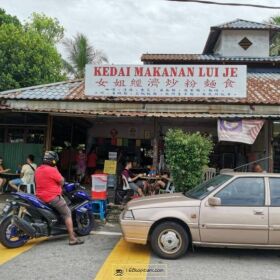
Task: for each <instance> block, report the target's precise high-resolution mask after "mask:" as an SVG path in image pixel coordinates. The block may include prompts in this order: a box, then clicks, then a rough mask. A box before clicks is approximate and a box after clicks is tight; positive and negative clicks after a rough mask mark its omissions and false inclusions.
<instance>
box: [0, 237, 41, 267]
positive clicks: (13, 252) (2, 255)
mask: <svg viewBox="0 0 280 280" xmlns="http://www.w3.org/2000/svg"><path fill="white" fill-rule="evenodd" d="M45 239H46V238H38V239H33V240H31V241H29V242H28V243H26V244H25V245H24V246H22V247H19V248H15V249H7V248H5V247H4V246H2V245H1V244H0V265H2V264H4V263H6V262H8V261H10V260H11V259H13V258H15V257H16V256H18V255H20V254H22V253H24V252H26V251H28V250H29V249H31V248H32V247H33V246H35V245H36V244H38V243H40V242H42V241H43V240H45Z"/></svg>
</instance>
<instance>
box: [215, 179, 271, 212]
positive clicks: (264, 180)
mask: <svg viewBox="0 0 280 280" xmlns="http://www.w3.org/2000/svg"><path fill="white" fill-rule="evenodd" d="M243 178H254V179H256V178H261V179H262V180H263V186H264V188H263V190H264V200H263V204H262V205H223V204H221V205H219V206H218V207H267V206H268V205H267V181H266V177H265V176H240V177H235V178H234V179H233V180H231V181H230V182H228V184H226V185H225V186H223V187H222V188H221V189H219V190H218V191H217V192H216V193H215V194H214V195H213V197H217V195H218V194H219V193H220V192H221V191H223V190H224V189H225V188H226V187H228V186H229V185H230V184H232V183H233V182H234V181H236V180H238V179H243ZM269 194H270V192H269ZM218 198H219V197H218Z"/></svg>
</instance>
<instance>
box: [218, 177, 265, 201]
mask: <svg viewBox="0 0 280 280" xmlns="http://www.w3.org/2000/svg"><path fill="white" fill-rule="evenodd" d="M216 197H219V198H220V199H221V205H225V206H263V205H264V198H265V187H264V179H263V178H260V177H256V178H254V177H243V178H237V179H235V180H234V181H233V182H231V183H229V184H228V185H227V186H226V187H224V188H223V189H222V190H221V191H220V192H218V194H216Z"/></svg>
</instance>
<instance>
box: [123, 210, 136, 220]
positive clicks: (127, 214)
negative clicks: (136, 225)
mask: <svg viewBox="0 0 280 280" xmlns="http://www.w3.org/2000/svg"><path fill="white" fill-rule="evenodd" d="M123 219H124V220H134V216H133V212H132V211H131V210H125V211H124V212H123Z"/></svg>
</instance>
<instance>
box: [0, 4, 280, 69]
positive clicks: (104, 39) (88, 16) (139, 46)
mask: <svg viewBox="0 0 280 280" xmlns="http://www.w3.org/2000/svg"><path fill="white" fill-rule="evenodd" d="M218 1H220V2H239V3H250V4H263V5H272V6H273V5H274V6H279V4H280V0H218ZM0 7H1V8H3V9H5V10H6V11H7V13H9V14H12V15H16V16H17V17H18V18H19V19H20V20H21V21H25V20H27V19H28V17H29V16H30V15H31V14H32V13H33V12H39V13H45V14H46V15H48V16H51V17H56V18H57V19H58V20H59V22H60V23H61V24H62V25H63V26H64V28H65V29H66V32H65V37H72V36H74V35H75V34H77V32H81V33H84V34H85V35H87V37H88V38H89V40H90V42H91V43H92V44H93V45H94V46H95V48H97V49H101V50H103V51H104V52H105V53H106V55H107V56H108V58H109V62H110V63H114V64H139V63H141V60H140V57H141V55H142V54H143V53H201V52H202V50H203V47H204V44H205V42H206V39H207V36H208V33H209V29H210V26H213V25H218V24H221V23H224V22H228V21H232V20H235V19H237V18H241V19H246V20H251V21H258V22H262V21H264V20H267V19H268V18H269V17H271V16H274V15H277V14H278V15H280V10H269V9H257V8H244V7H242V8H241V7H224V6H210V5H203V4H195V3H182V2H181V3H180V2H167V1H165V0H39V1H38V0H37V1H36V0H0ZM59 50H60V52H61V53H62V55H63V56H64V57H65V56H66V53H65V50H64V49H63V47H62V46H59Z"/></svg>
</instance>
